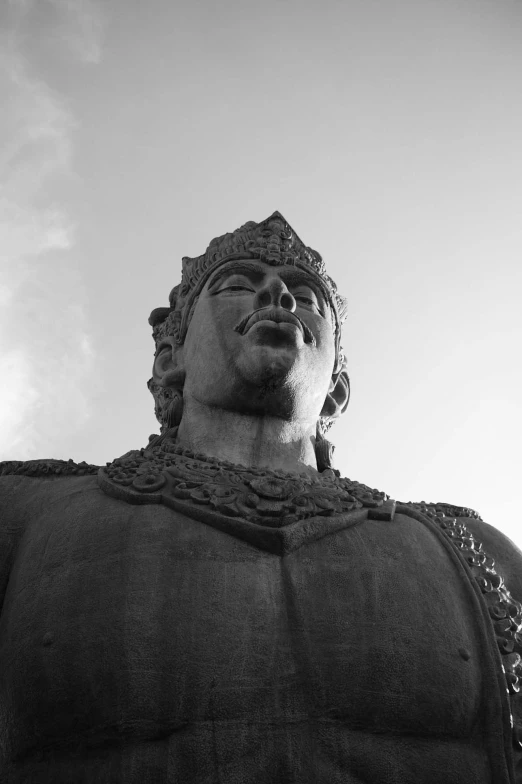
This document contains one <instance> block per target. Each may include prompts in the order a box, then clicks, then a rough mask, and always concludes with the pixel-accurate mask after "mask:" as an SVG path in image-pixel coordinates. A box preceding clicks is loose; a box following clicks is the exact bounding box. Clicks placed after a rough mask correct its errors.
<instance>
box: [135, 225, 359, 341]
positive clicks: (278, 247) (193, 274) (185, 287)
mask: <svg viewBox="0 0 522 784" xmlns="http://www.w3.org/2000/svg"><path fill="white" fill-rule="evenodd" d="M245 258H246V259H260V260H261V261H264V262H266V263H267V264H271V265H274V266H279V265H283V264H290V265H294V266H297V267H301V268H302V269H304V270H306V271H307V272H309V273H310V274H311V275H312V277H313V278H314V279H315V281H316V283H317V284H318V285H319V286H320V288H321V290H322V291H323V293H324V295H325V296H326V298H327V300H328V301H329V302H330V305H331V307H332V310H333V312H334V315H335V322H336V343H337V346H338V349H339V339H340V332H341V324H342V321H343V320H344V317H345V315H346V300H345V299H344V297H341V296H340V295H339V294H338V293H337V287H336V285H335V283H334V281H333V280H332V279H331V278H330V277H329V276H328V275H327V274H326V270H325V265H324V262H323V260H322V258H321V256H320V254H319V253H317V251H315V250H312V248H309V247H307V246H306V245H305V244H304V243H303V241H302V240H301V239H300V238H299V236H298V235H297V234H296V232H295V231H294V230H293V228H292V227H291V226H290V224H289V223H288V222H287V221H286V220H285V218H284V217H283V216H282V215H281V213H280V212H277V211H276V212H274V213H273V214H272V215H270V217H269V218H267V219H266V220H264V221H262V222H261V223H255V222H254V221H248V223H245V224H244V225H243V226H241V227H240V228H239V229H236V230H235V231H233V232H229V233H228V234H223V235H222V236H221V237H215V238H214V239H213V240H212V242H211V243H210V245H209V246H208V248H207V249H206V251H205V253H203V254H202V255H201V256H196V257H195V258H190V257H189V256H184V257H183V260H182V261H183V267H182V276H181V283H180V284H179V285H178V286H175V287H174V288H173V289H172V291H171V292H170V297H169V301H170V307H168V308H156V309H155V310H153V311H152V313H151V314H150V318H149V324H150V325H151V326H152V327H153V336H154V339H155V341H156V345H158V343H159V342H160V341H161V340H162V339H163V338H164V337H166V336H167V335H169V336H173V337H174V338H175V339H176V341H177V342H178V343H183V341H184V340H185V336H186V334H187V329H188V325H189V322H190V318H191V316H192V313H193V311H194V308H195V305H196V302H197V300H198V297H199V294H200V293H201V290H202V289H203V286H204V285H205V283H206V281H207V280H208V278H209V276H210V274H211V273H213V272H214V270H216V269H217V268H218V267H220V266H221V265H222V264H225V263H226V262H228V261H233V260H234V259H245Z"/></svg>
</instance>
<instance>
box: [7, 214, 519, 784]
mask: <svg viewBox="0 0 522 784" xmlns="http://www.w3.org/2000/svg"><path fill="white" fill-rule="evenodd" d="M345 307H346V305H345V301H344V299H343V298H342V297H341V296H339V295H338V294H337V292H336V287H335V285H334V283H333V281H332V280H331V279H330V278H329V277H328V275H327V274H326V272H325V267H324V264H323V261H322V259H321V257H320V255H319V254H318V253H316V252H315V251H313V250H311V249H310V248H308V247H306V246H305V245H304V244H303V243H302V241H301V240H300V239H299V237H298V236H297V234H296V233H295V231H294V230H293V229H292V228H291V227H290V226H289V224H288V223H287V222H286V220H285V219H284V218H283V216H282V215H281V214H280V213H278V212H275V213H274V214H273V215H271V216H270V217H269V218H268V219H266V220H265V221H263V222H261V223H259V224H257V223H253V222H249V223H246V224H245V225H244V226H242V227H241V228H240V229H238V230H237V231H234V232H232V233H229V234H225V235H224V236H222V237H218V238H217V239H215V240H213V241H212V242H211V244H210V246H209V247H208V249H207V251H206V252H205V253H204V254H203V255H202V256H199V257H197V258H184V259H183V273H182V281H181V283H180V285H179V286H176V287H175V288H174V289H173V290H172V292H171V295H170V304H169V307H165V308H157V309H156V310H154V311H153V312H152V314H151V317H150V324H151V326H152V328H153V335H154V339H155V343H156V355H155V361H154V370H153V377H152V379H151V380H150V381H149V389H150V390H151V392H152V394H153V396H154V399H155V406H156V414H157V417H158V419H159V421H160V423H161V432H160V434H158V435H155V436H151V438H150V440H149V444H148V446H146V447H145V448H143V449H137V450H135V451H131V452H128V453H127V454H125V455H123V457H120V458H118V459H116V460H113V461H112V462H110V463H107V465H106V466H104V467H102V468H98V467H97V466H91V465H87V464H85V463H81V464H75V463H73V462H72V461H69V462H66V461H62V460H39V461H28V462H17V461H10V462H4V463H2V464H0V474H1V476H0V488H1V494H0V499H1V501H0V504H1V512H0V602H1V603H2V612H1V617H0V781H1V782H3V783H4V782H5V784H51V783H52V784H225V783H226V784H233V783H235V782H237V783H238V784H239V782H241V784H272V782H274V783H275V784H279V782H288V783H290V782H295V784H341V783H342V784H362V783H363V782H364V783H365V784H490V783H491V782H494V784H508V783H509V784H513V783H514V782H516V781H518V782H521V781H522V772H521V761H520V760H521V758H522V753H521V746H522V744H521V740H522V735H521V734H520V733H521V727H522V706H521V698H520V697H519V696H518V694H519V688H520V684H519V677H520V675H521V670H522V667H521V655H520V654H521V653H522V636H521V632H522V605H521V604H520V601H519V600H520V599H522V569H521V564H522V553H521V552H520V551H519V550H518V549H517V548H516V547H515V546H514V545H513V544H512V543H511V542H510V541H509V539H507V538H506V537H505V536H504V535H502V534H501V533H500V532H499V531H497V530H496V529H494V528H492V527H490V526H488V525H487V524H485V523H484V522H482V520H481V519H480V517H479V516H478V515H477V514H476V513H475V512H473V511H472V510H470V509H464V508H459V507H455V506H452V505H450V504H446V503H434V504H426V503H420V504H418V503H396V502H395V501H393V500H391V499H390V498H389V497H388V496H387V495H386V494H385V493H383V492H379V491H378V490H375V489H373V488H370V487H367V486H365V485H363V484H360V483H358V482H355V481H352V480H350V479H346V478H343V477H341V476H340V474H339V472H338V471H337V470H336V469H335V468H334V467H333V464H332V447H331V445H330V443H329V441H328V440H327V435H328V429H329V426H330V425H331V424H332V422H333V421H334V420H335V419H336V417H338V416H339V415H340V414H341V413H342V412H343V411H344V409H345V408H346V406H347V403H348V398H349V389H350V386H349V380H348V376H347V372H346V362H345V359H344V356H343V352H342V348H341V342H340V341H341V323H342V319H343V315H344V312H345ZM375 448H376V449H382V448H386V449H389V450H390V457H391V458H392V457H393V446H392V445H389V444H387V445H386V446H385V447H384V446H383V445H382V444H380V443H376V444H375ZM419 448H422V445H421V444H419Z"/></svg>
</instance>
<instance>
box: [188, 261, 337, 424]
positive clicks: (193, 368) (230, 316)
mask: <svg viewBox="0 0 522 784" xmlns="http://www.w3.org/2000/svg"><path fill="white" fill-rule="evenodd" d="M180 360H181V362H182V364H183V369H184V371H185V374H186V375H185V386H184V397H185V398H186V397H187V396H193V397H194V398H196V399H197V400H198V401H199V402H201V403H204V404H206V405H210V406H217V407H220V408H226V409H229V410H235V411H244V412H245V413H247V412H249V413H253V412H257V413H262V412H265V413H267V414H271V415H274V416H281V417H283V418H287V419H291V418H295V417H298V418H302V419H308V418H310V421H313V422H315V421H316V420H317V418H318V416H319V414H320V412H321V409H322V406H323V403H324V401H325V397H326V394H327V392H328V388H329V384H330V380H331V377H332V372H333V368H334V362H335V337H334V317H333V314H332V312H331V309H330V306H329V304H328V302H327V300H326V298H325V297H324V296H323V294H322V293H321V290H320V288H319V286H318V285H317V284H316V283H315V281H314V278H313V277H312V276H311V275H309V274H307V273H306V272H305V271H303V270H301V269H299V268H297V267H294V266H280V267H273V266H270V265H269V264H266V263H264V262H261V261H257V260H246V259H245V260H239V261H232V262H229V263H227V264H224V265H223V266H222V267H220V268H218V270H216V272H215V273H214V274H213V275H211V276H210V278H209V280H208V281H207V283H206V285H205V287H204V289H203V290H202V292H201V294H200V296H199V299H198V302H197V304H196V307H195V310H194V314H193V316H192V319H191V321H190V325H189V329H188V332H187V336H186V339H185V343H184V345H183V347H182V349H181V356H180Z"/></svg>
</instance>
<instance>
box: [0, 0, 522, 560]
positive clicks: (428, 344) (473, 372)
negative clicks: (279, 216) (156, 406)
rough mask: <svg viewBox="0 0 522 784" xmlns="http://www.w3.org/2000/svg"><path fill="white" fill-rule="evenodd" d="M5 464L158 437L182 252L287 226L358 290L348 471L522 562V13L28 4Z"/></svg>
mask: <svg viewBox="0 0 522 784" xmlns="http://www.w3.org/2000/svg"><path fill="white" fill-rule="evenodd" d="M0 22H1V25H0V29H1V33H0V43H1V54H0V65H1V76H0V103H1V105H2V106H3V107H5V109H4V110H3V111H2V115H1V116H2V122H1V123H0V188H1V190H0V209H1V218H0V240H1V242H0V248H1V251H0V252H1V254H2V256H1V264H0V459H31V458H38V457H56V458H64V459H68V458H73V459H75V460H78V461H80V460H86V461H88V462H93V463H98V464H103V463H105V462H106V461H108V460H112V459H113V458H114V457H116V456H118V455H120V454H122V453H124V452H126V451H127V450H129V449H132V448H138V447H140V446H144V445H145V444H146V442H147V439H148V436H149V434H150V433H153V432H157V427H156V421H155V418H154V413H153V401H152V397H151V396H150V394H149V392H148V391H147V388H146V381H147V379H148V378H149V376H150V371H151V365H152V358H153V341H152V338H151V336H150V328H149V326H148V324H147V318H148V315H149V313H150V311H151V310H152V309H153V308H155V307H158V306H161V305H166V304H167V297H168V293H169V291H170V289H171V287H172V286H173V285H175V284H176V283H178V282H179V279H180V267H181V256H183V255H189V256H195V255H197V254H199V253H202V252H203V251H204V250H205V248H206V246H207V244H208V242H209V241H210V240H211V239H212V238H213V237H214V236H216V235H219V234H223V233H224V232H226V231H231V230H233V229H235V228H237V227H238V226H240V225H241V224H243V223H244V222H246V221H247V220H256V221H259V220H262V219H264V218H266V217H267V216H268V215H269V214H271V213H272V212H273V211H274V210H275V209H277V210H279V211H281V212H282V213H283V215H284V216H285V217H286V218H287V220H288V221H289V222H290V223H291V224H292V225H293V227H294V228H295V230H296V231H297V232H298V234H299V235H300V236H301V237H302V239H303V240H304V241H305V242H306V243H307V244H309V245H311V246H312V247H313V248H316V249H317V250H318V251H319V252H320V253H321V254H322V255H323V258H324V259H325V261H326V264H327V268H328V271H329V273H330V274H331V275H332V277H333V278H334V279H335V280H336V281H337V283H338V286H339V289H340V290H341V291H342V292H343V293H344V294H345V295H346V296H347V297H348V300H349V314H348V319H347V321H346V325H345V330H344V340H343V343H344V348H345V352H346V354H347V356H348V361H349V371H350V375H351V380H352V400H351V403H350V406H349V409H348V412H347V413H346V415H345V416H344V419H343V420H341V421H340V422H339V423H338V424H337V425H336V426H335V428H334V429H333V430H332V433H331V434H332V440H333V441H334V442H335V444H336V446H337V450H336V465H337V467H338V468H340V470H341V471H342V473H343V474H344V475H347V476H350V477H351V478H354V479H357V480H359V481H361V482H364V483H366V484H369V485H371V486H372V487H377V488H379V489H381V490H384V491H386V492H387V493H389V494H390V495H391V496H392V497H395V498H398V499H400V500H417V501H418V500H426V501H437V500H440V501H448V502H451V503H455V504H459V505H463V506H471V507H472V508H475V509H477V510H478V511H479V512H480V513H481V514H482V516H483V518H484V519H485V520H487V521H488V522H490V523H492V524H493V525H495V526H497V527H499V528H500V529H501V530H503V531H505V532H506V533H507V535H508V536H510V537H511V538H512V539H513V540H514V541H515V542H517V543H518V544H519V546H521V545H522V528H521V523H522V519H521V514H520V510H519V504H518V492H519V491H520V490H519V488H520V476H521V468H522V461H521V457H520V445H521V443H522V425H521V411H520V399H521V391H522V389H521V387H522V372H521V369H520V364H521V362H520V355H521V349H520V346H521V337H522V326H521V307H520V297H521V285H522V273H521V264H520V253H521V245H522V229H521V221H520V208H521V203H522V199H521V197H522V158H521V155H522V153H521V142H520V140H521V139H522V101H521V95H522V3H521V2H519V0H517V2H507V1H506V0H492V1H491V2H490V1H489V0H488V1H485V0H451V1H448V2H447V1H446V0H415V2H413V0H412V1H411V2H406V1H405V0H382V1H380V2H378V1H377V0H343V1H340V0H337V1H334V0H321V1H320V2H319V0H315V1H314V2H312V1H311V0H302V2H296V0H278V1H276V0H267V2H264V3H258V2H250V1H249V0H246V1H245V0H241V2H239V0H237V1H232V0H222V1H221V2H219V3H214V2H209V0H205V1H204V2H197V1H194V0H191V2H179V3H173V2H167V0H148V1H147V2H138V1H137V0H126V1H125V2H123V0H112V1H109V0H107V2H95V0H38V1H37V0H33V2H30V0H24V2H21V1H19V0H12V1H11V2H9V3H8V4H7V5H4V6H3V7H2V16H1V17H0Z"/></svg>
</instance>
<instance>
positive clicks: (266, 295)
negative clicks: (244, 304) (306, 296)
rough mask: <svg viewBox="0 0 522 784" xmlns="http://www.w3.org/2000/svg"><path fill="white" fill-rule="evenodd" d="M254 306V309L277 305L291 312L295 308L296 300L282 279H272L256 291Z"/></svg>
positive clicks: (275, 306) (276, 306)
mask: <svg viewBox="0 0 522 784" xmlns="http://www.w3.org/2000/svg"><path fill="white" fill-rule="evenodd" d="M254 307H255V309H256V310H258V309H259V308H269V307H272V308H278V307H279V308H284V309H285V310H288V311H290V313H293V312H294V310H295V309H296V301H295V299H294V296H293V294H292V293H291V292H290V291H288V289H287V287H286V286H285V284H284V283H283V281H282V280H272V281H270V283H267V285H266V286H263V288H261V289H260V290H259V291H258V292H257V294H256V296H255V301H254Z"/></svg>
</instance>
